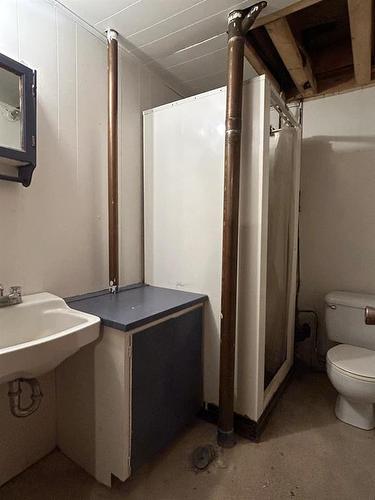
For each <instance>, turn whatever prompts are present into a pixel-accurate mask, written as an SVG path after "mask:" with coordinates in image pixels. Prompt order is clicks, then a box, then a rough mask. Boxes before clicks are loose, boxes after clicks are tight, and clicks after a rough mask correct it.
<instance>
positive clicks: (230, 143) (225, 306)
mask: <svg viewBox="0 0 375 500" xmlns="http://www.w3.org/2000/svg"><path fill="white" fill-rule="evenodd" d="M266 5H267V3H266V2H259V3H257V4H256V5H253V6H252V7H250V8H249V9H245V10H237V11H233V12H231V13H230V14H229V17H228V84H227V108H226V121H225V165H224V214H223V250H222V282H221V331H220V335H221V339H220V340H221V343H220V389H219V422H218V444H219V445H220V446H222V447H225V448H231V447H232V446H234V444H235V438H234V429H233V420H234V419H233V411H234V367H235V347H236V310H237V253H238V213H239V193H240V165H241V129H242V86H243V64H244V45H245V36H246V33H247V31H248V30H249V29H250V27H251V25H252V24H253V23H254V21H255V19H256V18H257V16H258V14H259V12H260V11H261V10H262V9H263V8H264V7H265V6H266Z"/></svg>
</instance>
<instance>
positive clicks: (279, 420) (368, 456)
mask: <svg viewBox="0 0 375 500" xmlns="http://www.w3.org/2000/svg"><path fill="white" fill-rule="evenodd" d="M334 401H335V392H334V390H333V389H332V388H331V386H330V384H329V382H328V380H327V378H326V376H325V375H324V374H318V373H304V374H299V375H296V376H295V377H294V379H293V380H292V382H291V384H290V385H289V387H288V388H287V390H286V392H285V393H284V395H283V397H282V399H281V401H280V402H279V404H278V406H277V408H276V409H275V410H274V412H273V414H272V416H271V419H270V421H269V423H268V427H267V429H266V431H265V433H264V435H263V440H262V442H261V443H258V444H254V443H251V442H248V441H245V440H241V439H240V440H239V442H238V444H237V446H236V447H235V448H233V449H232V450H224V451H222V450H218V457H217V459H216V461H215V462H213V463H212V464H211V466H210V468H209V469H208V470H206V471H204V472H199V473H197V472H195V471H194V470H193V469H192V467H191V464H190V457H191V453H192V451H193V450H194V448H195V447H196V446H198V445H202V444H205V443H215V433H216V429H215V427H214V426H212V425H210V424H207V423H205V422H197V423H196V425H195V426H193V427H192V428H190V429H188V430H187V431H186V432H185V433H184V434H183V435H182V436H181V437H180V438H179V439H178V440H177V441H176V442H175V443H174V444H173V445H172V446H171V447H170V448H169V449H168V450H166V451H165V452H164V453H162V454H161V455H159V456H158V457H157V458H156V459H155V460H154V461H153V463H151V464H149V465H147V466H145V467H143V468H142V469H141V470H140V471H138V472H137V473H136V474H135V475H134V476H133V477H132V478H131V479H130V480H128V481H127V482H126V483H120V482H119V481H115V483H114V485H113V487H112V489H111V490H110V489H107V488H106V487H104V486H101V485H99V484H98V483H96V482H95V480H94V479H92V478H91V477H90V476H88V475H87V474H86V473H85V472H84V471H82V470H81V469H80V468H79V467H77V466H76V465H75V464H73V463H72V462H71V461H70V460H68V459H67V458H66V457H64V456H63V455H62V454H61V453H59V452H54V453H53V454H51V455H49V456H48V457H46V458H45V459H44V460H42V461H41V462H39V463H37V464H35V465H34V466H32V467H31V468H30V469H28V470H27V471H25V472H24V473H23V474H21V475H20V476H18V477H16V478H15V479H13V480H12V481H10V482H9V483H7V484H6V485H5V486H3V487H2V488H0V499H1V500H6V499H9V500H18V499H19V500H21V499H22V500H86V499H102V500H104V499H125V498H126V499H127V500H190V499H191V500H232V499H236V500H245V499H246V500H248V499H256V500H258V499H272V500H273V499H289V498H295V499H303V500H308V499H319V500H323V499H330V500H331V499H340V500H343V499H350V500H362V499H363V500H369V499H375V432H374V431H362V430H359V429H356V428H354V427H350V426H348V425H346V424H343V423H342V422H339V421H338V420H336V418H335V416H334V414H333V406H334Z"/></svg>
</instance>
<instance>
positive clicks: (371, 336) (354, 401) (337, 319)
mask: <svg viewBox="0 0 375 500" xmlns="http://www.w3.org/2000/svg"><path fill="white" fill-rule="evenodd" d="M325 303H326V308H325V320H326V329H327V334H328V338H329V339H330V340H332V341H333V342H336V343H339V345H336V346H335V347H332V349H330V350H329V351H328V353H327V375H328V377H329V379H330V381H331V383H332V385H333V386H334V387H335V389H336V390H337V392H338V397H337V400H336V407H335V412H336V416H337V418H339V419H340V420H342V421H343V422H345V423H347V424H351V425H354V426H355V427H359V428H360V429H366V430H370V429H373V428H374V427H375V411H374V404H375V325H373V324H367V323H366V315H365V310H366V308H367V307H370V308H372V309H375V295H369V294H360V293H353V292H330V293H329V294H328V295H326V297H325Z"/></svg>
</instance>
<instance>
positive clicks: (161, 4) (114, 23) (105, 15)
mask: <svg viewBox="0 0 375 500" xmlns="http://www.w3.org/2000/svg"><path fill="white" fill-rule="evenodd" d="M297 1H298V0H269V1H268V6H267V7H266V9H265V10H264V11H263V12H262V14H261V15H268V14H271V13H273V12H275V11H278V10H280V9H282V8H284V7H287V6H289V5H291V4H293V3H296V2H297ZM60 3H62V4H64V5H65V6H66V7H68V8H69V9H70V10H72V11H73V12H74V13H76V14H77V15H79V16H80V17H81V18H83V19H84V20H85V21H87V22H88V23H89V24H91V25H94V26H95V28H96V29H98V30H99V31H101V32H104V31H105V30H106V29H108V28H112V29H115V30H117V31H118V32H119V34H120V38H119V41H120V43H122V44H123V45H124V46H125V47H126V48H127V49H128V50H131V51H134V54H135V55H137V56H138V57H140V58H141V59H142V60H143V61H144V62H145V63H147V64H149V65H150V67H152V68H154V69H155V70H157V71H158V70H159V71H160V72H162V74H163V76H164V77H166V75H170V77H171V80H170V83H172V82H176V79H177V81H178V82H180V83H181V84H183V88H188V89H189V91H191V92H199V91H203V90H208V88H214V86H221V85H224V84H225V81H226V33H225V32H226V26H227V17H228V13H229V12H230V11H231V10H233V9H234V8H245V7H247V6H249V5H251V3H255V0H254V2H252V1H251V0H250V1H249V0H105V1H104V0H60ZM246 66H247V67H248V66H249V65H246ZM246 71H249V70H248V69H246ZM250 71H251V72H252V70H251V68H250ZM210 85H211V87H210Z"/></svg>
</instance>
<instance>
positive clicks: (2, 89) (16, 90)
mask: <svg viewBox="0 0 375 500" xmlns="http://www.w3.org/2000/svg"><path fill="white" fill-rule="evenodd" d="M0 145H1V146H3V147H5V148H12V149H20V150H22V149H23V144H22V82H21V78H20V77H19V76H18V75H16V74H15V73H12V72H11V71H7V70H6V69H4V68H0Z"/></svg>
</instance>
